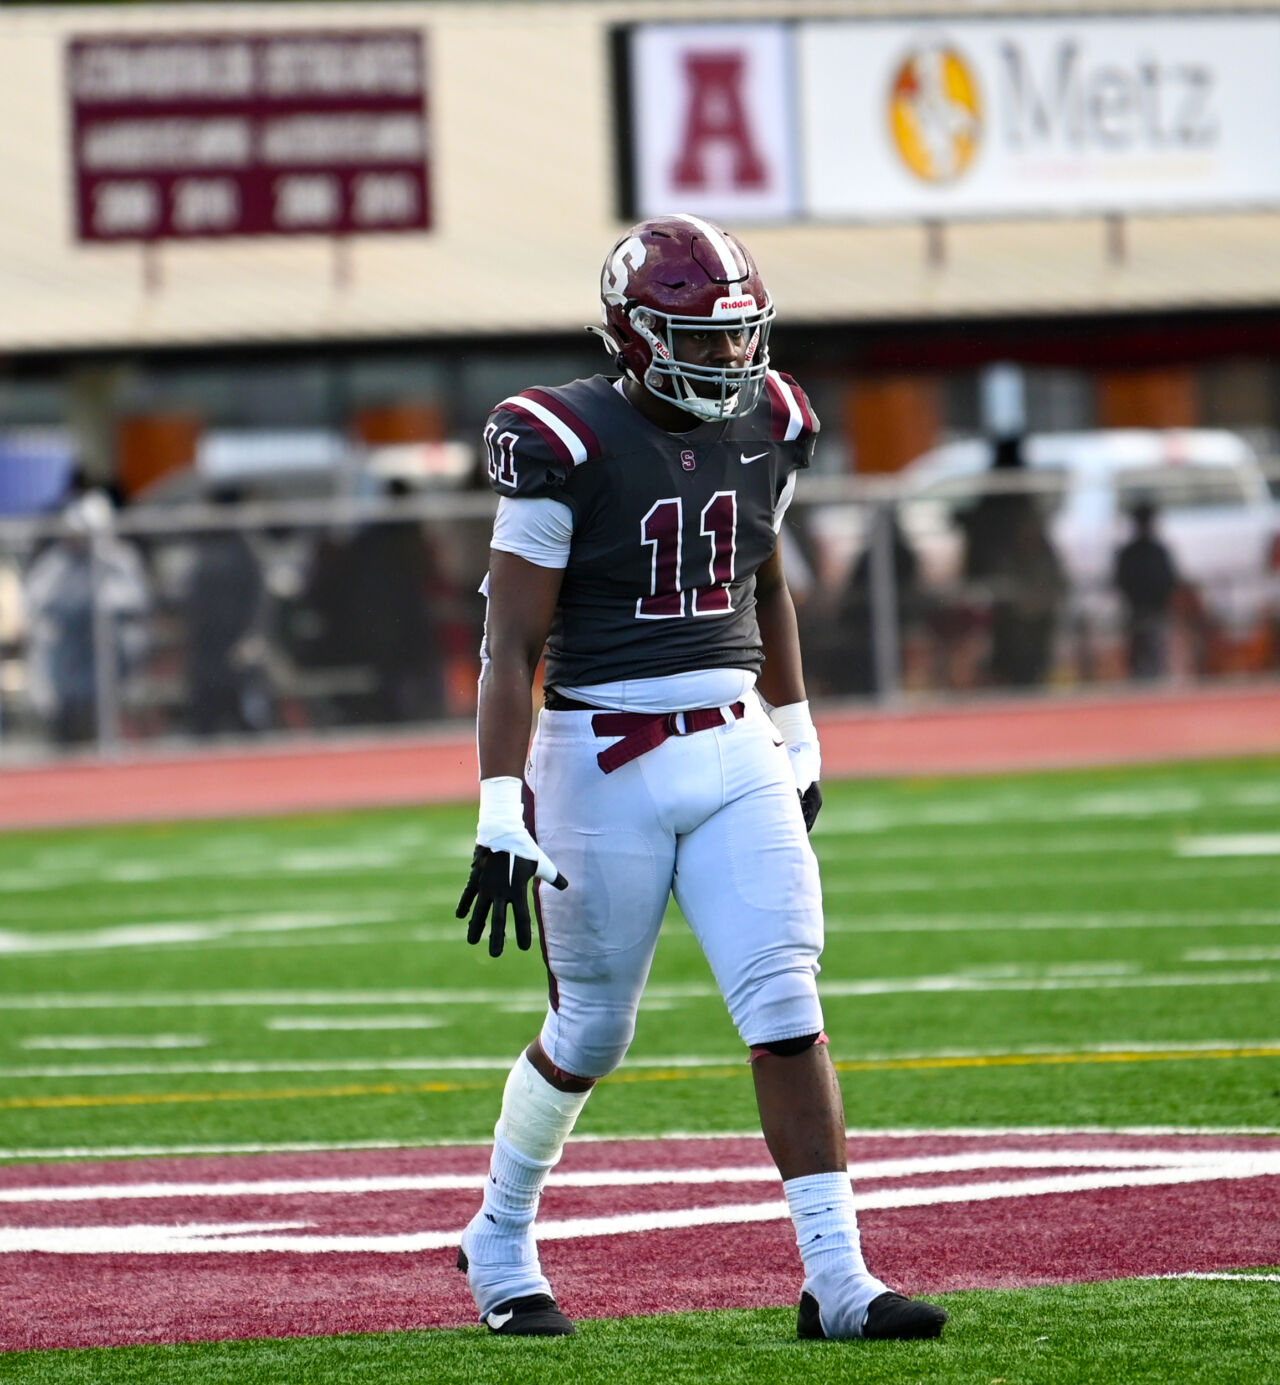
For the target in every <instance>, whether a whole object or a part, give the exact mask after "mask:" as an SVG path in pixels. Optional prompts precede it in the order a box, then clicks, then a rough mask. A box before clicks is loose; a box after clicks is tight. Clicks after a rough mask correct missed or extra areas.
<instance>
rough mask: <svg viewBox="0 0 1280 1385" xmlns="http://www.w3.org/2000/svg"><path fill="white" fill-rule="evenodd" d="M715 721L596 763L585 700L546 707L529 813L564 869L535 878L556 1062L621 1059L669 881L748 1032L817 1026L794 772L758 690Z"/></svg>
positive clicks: (762, 1036) (812, 934) (531, 775)
mask: <svg viewBox="0 0 1280 1385" xmlns="http://www.w3.org/2000/svg"><path fill="white" fill-rule="evenodd" d="M745 702H746V708H747V710H746V714H745V715H744V716H743V717H742V719H741V720H738V721H730V722H728V723H727V724H725V725H724V726H718V727H713V728H711V729H710V730H706V731H698V732H695V733H694V734H692V735H685V736H675V737H672V738H671V739H669V740H667V741H665V742H664V743H663V744H662V745H659V746H657V747H656V748H655V749H653V750H650V751H648V752H646V753H645V754H643V755H641V756H639V757H638V758H637V759H635V760H632V761H630V762H629V763H628V764H625V765H623V766H621V767H620V768H619V769H616V770H614V772H613V773H612V774H605V773H604V772H603V771H602V770H601V769H600V767H599V765H598V764H597V763H596V754H597V753H598V752H599V751H601V750H603V749H604V748H605V747H606V746H609V745H612V744H614V741H615V740H616V739H617V738H616V737H598V736H596V734H595V733H594V732H593V731H592V729H591V718H592V715H593V714H592V713H591V712H586V711H583V712H578V711H574V712H552V711H547V710H545V709H544V710H543V711H542V712H541V714H540V715H539V718H538V729H537V733H536V735H535V736H534V741H533V746H532V748H531V750H530V757H529V766H528V773H527V779H528V782H529V786H530V788H531V790H532V791H533V795H534V809H533V823H532V827H533V830H534V833H535V835H536V837H537V840H538V842H539V843H540V845H541V846H542V848H543V850H544V851H546V853H547V854H548V855H549V856H550V857H551V859H552V860H553V861H554V862H555V863H556V865H557V866H558V867H559V868H560V870H561V871H562V872H563V873H564V875H565V876H566V877H567V879H568V881H569V888H568V889H567V890H563V891H560V890H553V889H549V888H547V887H546V886H543V885H542V884H541V883H539V884H538V885H537V886H536V899H537V904H538V911H539V919H540V922H541V932H542V945H543V950H544V955H545V958H546V963H547V968H548V971H549V973H550V992H551V1005H550V1007H549V1009H548V1011H547V1017H546V1021H545V1023H544V1024H543V1028H542V1036H541V1041H542V1046H543V1048H544V1049H545V1050H546V1053H547V1056H548V1057H549V1058H550V1059H551V1061H552V1062H553V1063H554V1064H555V1065H556V1066H557V1067H558V1068H560V1069H561V1070H562V1071H564V1072H567V1073H573V1074H576V1075H578V1076H581V1077H603V1076H604V1075H605V1074H606V1073H609V1072H611V1071H612V1070H613V1069H614V1068H615V1067H617V1065H618V1064H619V1063H620V1062H621V1061H622V1058H623V1055H624V1054H625V1053H626V1051H627V1047H628V1045H629V1044H630V1042H631V1039H632V1036H633V1035H634V1033H635V1018H636V1010H637V1007H638V1006H639V1003H640V995H641V992H642V991H643V990H644V985H645V981H646V979H647V978H648V975H649V967H650V964H651V963H652V961H653V953H654V948H655V947H656V945H657V941H658V932H659V929H660V928H661V925H662V917H663V914H664V912H665V910H666V906H667V901H668V898H669V897H670V895H671V893H672V892H673V891H674V893H675V897H676V901H677V903H678V904H679V905H680V908H681V909H682V910H683V912H684V916H685V918H686V919H687V920H688V922H689V926H690V927H691V928H692V930H693V932H694V934H695V936H696V937H697V939H698V942H699V943H700V945H701V947H702V950H703V952H704V953H705V954H706V957H707V960H708V962H709V963H710V964H711V970H712V973H713V974H714V976H715V979H716V982H717V984H718V985H719V987H720V991H721V993H722V995H723V996H724V999H725V1003H726V1004H727V1006H728V1008H729V1014H730V1017H731V1018H732V1020H733V1022H734V1024H735V1025H736V1026H737V1029H738V1033H739V1034H740V1035H741V1037H742V1040H743V1042H744V1043H746V1044H748V1045H757V1044H763V1043H771V1042H774V1041H776V1040H781V1039H791V1038H799V1037H800V1036H802V1035H805V1034H814V1033H817V1032H818V1031H820V1030H821V1029H822V1010H821V1007H820V1005H819V1003H818V993H817V986H816V981H815V978H816V976H817V973H818V955H819V953H820V952H821V950H822V926H823V925H822V896H821V887H820V884H819V880H818V863H817V859H816V858H815V856H814V854H813V850H812V848H811V847H810V845H809V839H808V836H807V835H806V833H805V829H804V820H803V818H802V816H801V813H800V803H799V798H798V795H797V793H796V785H795V779H794V777H793V776H792V772H791V767H790V764H789V763H788V758H787V753H786V751H785V750H784V749H783V748H782V746H781V745H780V744H779V742H778V738H777V735H776V733H775V731H774V728H773V723H772V722H771V721H770V720H769V719H768V717H767V716H766V715H765V712H764V709H763V708H762V707H761V706H760V703H759V701H758V700H757V698H756V697H755V696H754V695H750V694H749V695H748V697H747V698H746V699H745Z"/></svg>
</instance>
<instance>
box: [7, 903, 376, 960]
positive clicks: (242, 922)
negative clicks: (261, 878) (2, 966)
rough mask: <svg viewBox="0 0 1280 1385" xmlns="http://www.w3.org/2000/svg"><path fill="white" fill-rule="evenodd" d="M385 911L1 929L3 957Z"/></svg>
mask: <svg viewBox="0 0 1280 1385" xmlns="http://www.w3.org/2000/svg"><path fill="white" fill-rule="evenodd" d="M386 921H387V918H386V914H385V913H368V912H363V913H359V914H330V913H323V914H319V913H317V914H255V915H253V916H251V917H249V918H217V919H169V920H164V921H160V922H156V923H122V924H115V925H112V926H110V927H107V928H68V929H62V930H60V931H56V932H55V931H47V932H27V933H22V932H17V931H16V930H13V929H0V955H6V956H18V955H31V954H35V953H49V952H100V951H102V950H104V949H109V948H119V947H157V946H160V945H163V944H169V943H193V942H208V941H210V940H211V939H222V938H227V937H229V936H232V935H234V934H240V933H245V934H255V935H259V934H272V933H289V932H296V931H299V930H302V929H312V928H315V929H324V928H348V927H351V926H352V925H355V924H367V923H385V922H386Z"/></svg>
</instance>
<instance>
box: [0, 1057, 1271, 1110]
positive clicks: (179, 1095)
mask: <svg viewBox="0 0 1280 1385" xmlns="http://www.w3.org/2000/svg"><path fill="white" fill-rule="evenodd" d="M1223 1058H1280V1045H1268V1046H1264V1047H1254V1048H1211V1049H1200V1048H1169V1049H1157V1050H1139V1051H1136V1052H1135V1051H1132V1050H1127V1049H1126V1050H1120V1049H1117V1050H1116V1051H1115V1052H1114V1053H985V1054H980V1053H975V1054H956V1055H954V1056H951V1057H943V1056H940V1057H936V1058H870V1059H866V1060H858V1059H851V1060H848V1061H843V1062H838V1063H836V1064H835V1065H834V1066H835V1069H836V1071H837V1072H923V1071H928V1070H930V1069H934V1070H938V1069H957V1068H1020V1067H1042V1066H1047V1065H1054V1064H1064V1063H1170V1062H1192V1061H1197V1060H1200V1059H1223ZM745 1071H746V1062H745V1060H744V1061H743V1062H742V1063H740V1064H735V1065H733V1066H732V1067H730V1066H727V1065H726V1066H725V1067H717V1068H649V1069H645V1070H643V1071H636V1072H626V1071H623V1072H616V1073H614V1074H613V1075H612V1076H610V1077H608V1078H606V1079H605V1080H606V1081H608V1082H691V1081H702V1080H703V1079H705V1078H716V1079H720V1078H726V1077H741V1076H743V1074H744V1073H745ZM505 1080H506V1079H505V1077H504V1078H503V1079H502V1080H501V1081H499V1080H497V1079H494V1080H492V1081H487V1082H369V1083H346V1084H344V1085H342V1086H340V1087H278V1088H269V1089H266V1090H263V1091H237V1092H115V1093H107V1094H104V1095H92V1094H85V1095H69V1096H30V1097H4V1098H0V1110H6V1111H19V1110H28V1111H29V1110H43V1111H47V1110H52V1109H56V1108H68V1107H87V1106H161V1105H165V1104H167V1103H182V1102H211V1101H299V1100H315V1099H316V1098H325V1097H349V1096H411V1095H419V1094H422V1093H435V1094H440V1093H448V1092H476V1091H486V1090H493V1089H495V1088H498V1087H501V1086H502V1085H503V1082H505Z"/></svg>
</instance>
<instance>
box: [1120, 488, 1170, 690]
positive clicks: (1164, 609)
mask: <svg viewBox="0 0 1280 1385" xmlns="http://www.w3.org/2000/svg"><path fill="white" fill-rule="evenodd" d="M1132 519H1133V536H1132V537H1131V538H1130V539H1129V541H1128V542H1127V543H1126V544H1124V545H1123V547H1121V548H1120V549H1118V550H1117V552H1116V559H1115V568H1114V580H1115V584H1116V587H1117V588H1118V589H1119V591H1120V595H1121V597H1122V598H1123V600H1124V605H1125V626H1126V637H1127V642H1128V652H1129V676H1130V677H1131V678H1142V679H1146V678H1160V677H1162V676H1163V675H1164V674H1165V673H1167V672H1168V670H1169V625H1170V620H1171V617H1172V613H1173V603H1174V596H1175V594H1176V593H1177V590H1178V573H1177V569H1176V568H1175V566H1174V562H1173V557H1172V555H1171V554H1170V552H1169V549H1168V547H1167V546H1166V545H1165V544H1164V543H1163V542H1162V540H1161V539H1159V538H1158V537H1157V536H1156V532H1155V523H1156V508H1155V506H1154V505H1153V504H1152V503H1151V502H1150V501H1142V502H1140V503H1139V504H1137V505H1135V506H1134V507H1133V511H1132Z"/></svg>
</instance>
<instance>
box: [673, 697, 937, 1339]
mask: <svg viewBox="0 0 1280 1385" xmlns="http://www.w3.org/2000/svg"><path fill="white" fill-rule="evenodd" d="M741 729H742V731H743V732H744V734H742V735H740V736H738V737H736V738H730V737H723V738H721V752H722V757H723V765H722V774H723V778H724V782H725V785H726V802H725V804H724V806H723V807H722V808H721V809H720V810H719V811H718V812H716V813H715V814H713V815H712V816H711V817H709V818H708V819H707V820H706V821H705V822H704V823H702V824H701V825H700V826H698V827H697V828H696V829H695V830H694V831H692V832H690V833H688V834H687V835H685V836H683V837H682V838H681V839H680V842H679V846H678V851H677V870H676V897H677V899H678V901H679V903H680V906H681V908H682V909H683V910H684V913H685V917H686V918H687V919H688V920H689V923H690V926H691V927H692V928H693V930H694V932H695V933H696V934H697V936H698V939H699V942H700V943H701V945H702V948H703V951H704V952H705V953H706V956H707V959H708V961H709V962H710V964H711V968H712V971H713V972H714V973H715V976H716V980H717V982H718V983H719V986H720V989H721V991H722V993H723V994H724V997H725V1000H726V1003H727V1004H728V1007H729V1011H730V1015H731V1016H732V1018H733V1021H734V1023H735V1025H736V1026H737V1028H738V1032H739V1033H740V1035H741V1036H742V1038H743V1040H744V1041H745V1042H746V1043H747V1044H748V1046H749V1047H750V1049H751V1056H752V1073H753V1077H754V1079H755V1087H756V1099H757V1104H758V1107H759V1111H760V1121H761V1128H762V1130H763V1132H764V1136H765V1141H766V1143H767V1144H768V1147H769V1151H770V1154H771V1155H772V1156H773V1159H774V1162H775V1163H776V1164H777V1165H778V1170H779V1173H780V1174H781V1176H782V1179H783V1188H784V1191H785V1193H786V1196H787V1204H788V1207H789V1209H790V1211H791V1216H792V1221H793V1223H794V1225H795V1229H796V1241H797V1244H798V1246H799V1248H800V1254H801V1257H802V1259H803V1261H804V1268H805V1283H804V1290H803V1296H802V1305H805V1306H806V1307H807V1306H808V1305H812V1309H811V1311H809V1312H806V1311H804V1308H802V1315H801V1324H800V1330H801V1332H802V1334H803V1335H813V1336H830V1337H856V1336H864V1335H865V1336H923V1335H936V1333H937V1331H938V1330H939V1329H940V1327H941V1322H942V1321H944V1320H945V1314H943V1313H942V1310H941V1309H936V1308H934V1307H933V1306H932V1305H929V1304H920V1303H912V1302H911V1301H910V1300H905V1299H902V1298H901V1297H900V1296H899V1295H897V1294H894V1293H892V1292H891V1291H890V1290H889V1289H888V1288H887V1286H886V1285H885V1284H884V1283H883V1282H882V1281H881V1280H879V1279H877V1278H876V1277H875V1275H873V1274H872V1273H871V1272H870V1271H869V1270H868V1268H867V1265H866V1263H865V1261H864V1260H863V1256H862V1249H861V1243H860V1237H859V1233H858V1222H857V1215H856V1212H855V1209H854V1203H853V1190H852V1187H851V1185H850V1182H849V1176H848V1172H847V1164H846V1153H845V1150H846V1140H845V1123H844V1108H843V1103H842V1101H841V1097H840V1088H839V1084H838V1082H837V1080H836V1075H835V1071H834V1069H833V1067H832V1064H831V1060H830V1057H829V1056H828V1052H827V1045H826V1036H825V1035H824V1034H823V1033H822V1010H821V1006H820V1004H819V1001H818V994H817V986H816V981H815V978H816V974H817V970H818V956H819V953H820V952H821V949H822V900H821V888H820V884H819V879H818V866H817V860H816V858H815V857H814V855H813V851H812V849H811V847H810V846H809V841H808V837H807V836H806V834H805V830H804V823H803V819H802V817H801V814H800V809H799V803H798V800H797V797H796V791H795V784H794V780H793V779H792V777H791V772H790V768H789V766H788V765H787V763H786V760H785V757H784V756H782V755H780V754H778V752H777V749H776V747H775V746H774V745H773V743H772V738H771V736H770V735H769V734H768V732H767V730H766V729H764V728H760V727H757V726H753V724H752V722H751V721H750V720H747V721H744V723H743V724H742V728H741ZM756 731H760V732H761V734H759V735H756V734H754V733H755V732H756ZM899 1304H906V1305H907V1309H906V1310H905V1317H904V1316H903V1314H902V1312H901V1311H899V1310H898V1308H897V1305H899ZM873 1305H876V1306H875V1307H874V1308H873ZM815 1324H816V1330H815Z"/></svg>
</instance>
